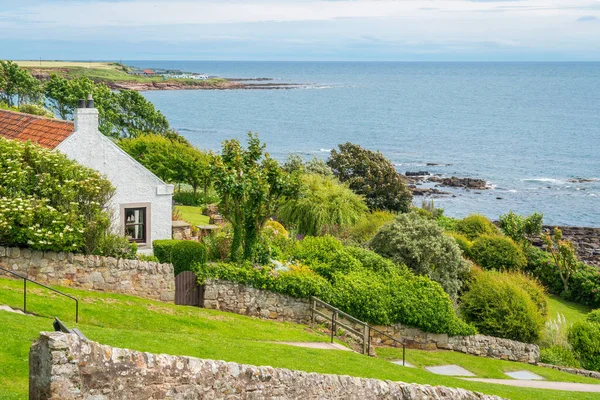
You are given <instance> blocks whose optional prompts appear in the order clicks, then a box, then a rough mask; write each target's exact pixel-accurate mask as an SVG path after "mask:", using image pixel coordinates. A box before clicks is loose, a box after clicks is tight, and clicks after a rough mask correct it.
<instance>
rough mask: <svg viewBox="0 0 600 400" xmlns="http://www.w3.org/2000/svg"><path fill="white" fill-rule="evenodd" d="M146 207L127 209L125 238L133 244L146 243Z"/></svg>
mask: <svg viewBox="0 0 600 400" xmlns="http://www.w3.org/2000/svg"><path fill="white" fill-rule="evenodd" d="M146 227H147V222H146V207H139V208H126V209H125V236H127V238H128V239H129V241H131V242H136V243H146Z"/></svg>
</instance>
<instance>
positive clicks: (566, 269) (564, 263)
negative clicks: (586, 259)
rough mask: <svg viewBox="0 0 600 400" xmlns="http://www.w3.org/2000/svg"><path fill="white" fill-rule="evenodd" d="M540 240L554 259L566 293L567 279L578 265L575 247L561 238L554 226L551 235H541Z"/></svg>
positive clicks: (567, 288) (559, 231)
mask: <svg viewBox="0 0 600 400" xmlns="http://www.w3.org/2000/svg"><path fill="white" fill-rule="evenodd" d="M542 240H543V242H544V244H545V245H546V251H547V252H548V253H550V256H551V257H552V259H553V260H554V267H555V268H556V270H557V272H558V275H559V276H560V280H561V281H562V283H563V289H564V292H566V293H568V292H569V279H570V278H571V275H573V274H574V273H575V272H576V271H577V268H578V267H579V262H578V261H577V256H576V255H575V248H574V247H573V244H572V243H571V242H569V241H568V240H563V238H562V231H561V230H560V229H559V228H558V227H555V228H554V232H553V233H552V235H550V234H549V233H546V234H545V235H543V236H542Z"/></svg>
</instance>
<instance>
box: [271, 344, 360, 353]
mask: <svg viewBox="0 0 600 400" xmlns="http://www.w3.org/2000/svg"><path fill="white" fill-rule="evenodd" d="M271 343H275V344H285V345H288V346H296V347H306V348H308V349H322V350H342V351H353V350H352V349H349V348H348V347H346V346H342V345H341V344H338V343H328V342H271Z"/></svg>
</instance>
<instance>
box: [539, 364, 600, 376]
mask: <svg viewBox="0 0 600 400" xmlns="http://www.w3.org/2000/svg"><path fill="white" fill-rule="evenodd" d="M537 366H538V367H544V368H552V369H555V370H557V371H561V372H568V373H569V374H575V375H581V376H587V377H589V378H596V379H600V372H598V371H588V370H587V369H581V368H571V367H561V366H559V365H552V364H544V363H537Z"/></svg>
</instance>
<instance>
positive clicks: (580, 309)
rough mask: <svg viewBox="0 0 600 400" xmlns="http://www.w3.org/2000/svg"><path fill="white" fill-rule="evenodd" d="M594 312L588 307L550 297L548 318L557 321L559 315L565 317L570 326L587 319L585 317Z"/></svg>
mask: <svg viewBox="0 0 600 400" xmlns="http://www.w3.org/2000/svg"><path fill="white" fill-rule="evenodd" d="M590 311H592V309H591V308H590V307H588V306H584V305H583V304H579V303H573V302H571V301H567V300H563V299H561V298H560V297H558V296H554V295H549V296H548V318H549V319H556V316H557V313H561V314H562V315H564V317H565V319H566V320H567V323H568V324H569V325H571V324H574V323H575V322H577V321H581V320H583V319H585V315H586V314H587V313H589V312H590Z"/></svg>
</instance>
